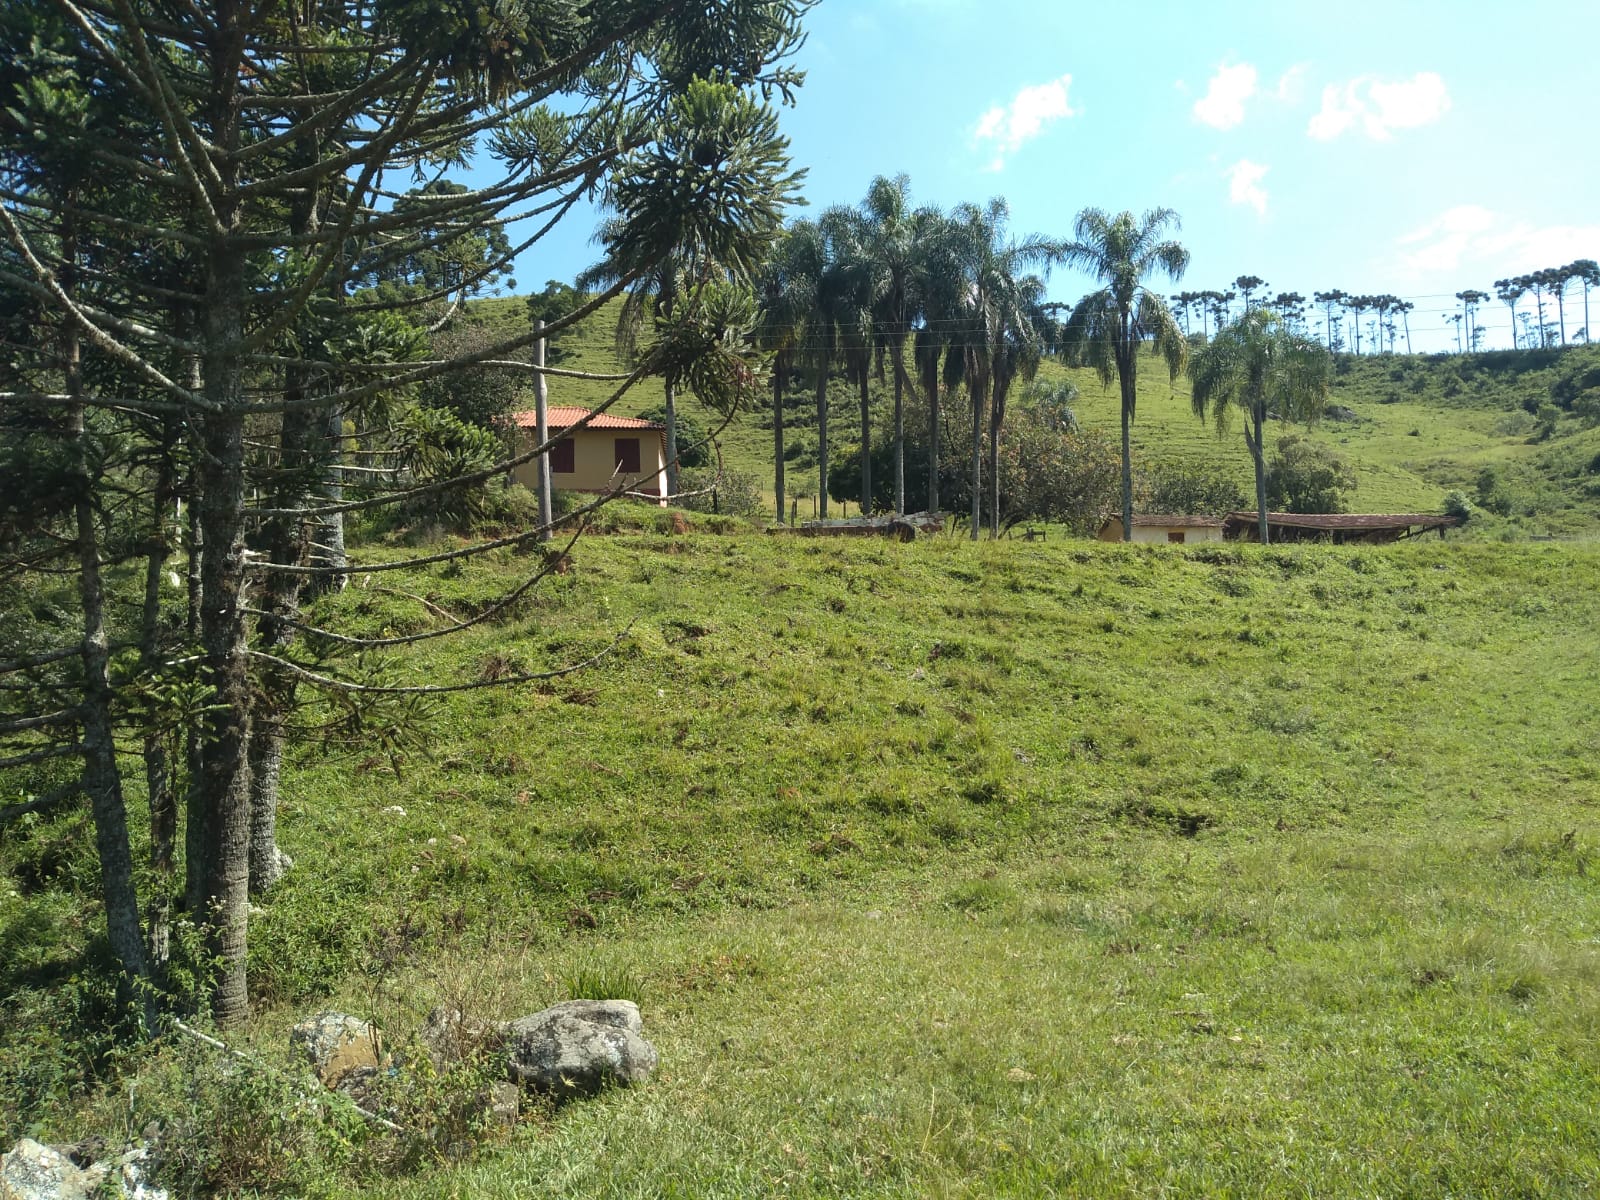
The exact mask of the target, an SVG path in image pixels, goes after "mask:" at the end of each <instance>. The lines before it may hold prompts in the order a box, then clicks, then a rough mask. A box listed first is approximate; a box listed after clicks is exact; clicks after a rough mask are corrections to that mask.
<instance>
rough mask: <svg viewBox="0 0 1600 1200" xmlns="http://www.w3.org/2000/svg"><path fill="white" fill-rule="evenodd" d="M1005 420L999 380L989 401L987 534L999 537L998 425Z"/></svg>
mask: <svg viewBox="0 0 1600 1200" xmlns="http://www.w3.org/2000/svg"><path fill="white" fill-rule="evenodd" d="M1004 420H1005V393H1004V392H1003V391H1002V390H1001V387H1000V383H999V380H998V379H997V380H996V381H995V385H994V395H993V397H992V398H991V399H990V401H989V536H990V537H991V538H994V539H998V538H999V537H1000V427H1001V425H1002V424H1003V422H1004Z"/></svg>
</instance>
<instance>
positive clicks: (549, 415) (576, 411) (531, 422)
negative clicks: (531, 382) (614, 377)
mask: <svg viewBox="0 0 1600 1200" xmlns="http://www.w3.org/2000/svg"><path fill="white" fill-rule="evenodd" d="M593 411H594V410H593V409H588V408H583V407H581V406H580V405H577V404H552V405H551V406H550V407H549V409H547V410H546V417H545V423H546V424H547V425H548V426H549V427H550V428H551V429H569V428H571V427H572V426H574V425H576V424H577V423H578V422H579V421H581V420H583V419H584V418H585V417H587V416H588V415H589V414H590V413H591V412H593ZM511 419H512V420H513V421H515V422H516V423H517V428H519V429H533V428H535V427H536V425H537V421H536V419H535V417H534V414H533V410H532V409H529V410H528V411H527V412H519V413H515V414H513V415H512V418H511ZM584 428H585V429H659V430H663V431H665V429H666V428H667V427H666V426H665V425H661V424H658V423H656V422H655V421H645V420H641V419H640V418H638V417H616V416H612V415H611V414H610V413H608V412H605V413H601V414H600V415H599V416H598V417H595V418H594V420H592V421H590V422H589V423H588V424H587V425H585V426H584Z"/></svg>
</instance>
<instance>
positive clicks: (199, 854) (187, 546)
mask: <svg viewBox="0 0 1600 1200" xmlns="http://www.w3.org/2000/svg"><path fill="white" fill-rule="evenodd" d="M190 452H191V458H190V463H191V465H190V467H189V477H188V481H187V485H186V489H185V490H186V492H187V494H188V498H189V513H188V520H187V521H186V522H185V524H184V538H183V540H184V551H185V553H186V554H187V555H188V560H189V561H188V566H187V568H186V570H185V577H186V579H185V582H186V585H187V592H188V603H187V608H186V611H185V615H184V633H185V634H186V635H187V637H188V643H189V645H191V646H195V645H198V644H199V642H200V606H201V602H202V601H203V599H204V596H205V590H204V586H203V584H202V582H201V578H200V576H201V567H202V565H203V564H204V562H205V536H206V535H205V530H204V529H203V528H201V525H200V505H199V502H198V499H199V494H200V483H199V467H198V465H197V464H198V462H199V458H200V445H199V439H198V438H197V437H193V435H191V445H190ZM201 736H202V733H201V729H200V722H198V721H191V722H189V725H188V727H187V729H185V731H184V756H185V759H186V766H187V768H188V792H187V794H186V795H185V797H184V820H183V865H184V885H183V908H184V911H185V912H186V913H188V914H189V919H190V920H192V921H198V920H199V919H200V907H201V904H202V902H203V901H202V898H203V896H204V894H205V843H206V805H205V795H204V792H203V791H202V790H201V788H200V771H201V750H202V743H201Z"/></svg>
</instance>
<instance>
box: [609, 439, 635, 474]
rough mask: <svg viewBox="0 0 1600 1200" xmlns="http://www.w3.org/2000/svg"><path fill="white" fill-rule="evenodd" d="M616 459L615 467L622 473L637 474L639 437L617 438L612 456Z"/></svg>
mask: <svg viewBox="0 0 1600 1200" xmlns="http://www.w3.org/2000/svg"><path fill="white" fill-rule="evenodd" d="M612 457H613V458H615V459H616V463H617V468H618V469H619V470H620V471H621V472H622V473H623V474H624V475H637V474H638V473H639V439H638V438H636V437H632V438H618V439H617V452H616V454H614V455H613V456H612Z"/></svg>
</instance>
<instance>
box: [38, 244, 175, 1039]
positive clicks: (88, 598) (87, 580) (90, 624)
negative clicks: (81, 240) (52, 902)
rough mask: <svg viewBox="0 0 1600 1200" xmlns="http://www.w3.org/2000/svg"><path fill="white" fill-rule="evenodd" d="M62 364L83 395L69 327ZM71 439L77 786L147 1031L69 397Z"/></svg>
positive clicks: (64, 278) (93, 566)
mask: <svg viewBox="0 0 1600 1200" xmlns="http://www.w3.org/2000/svg"><path fill="white" fill-rule="evenodd" d="M61 242H62V255H61V256H62V260H63V262H64V263H65V266H64V267H63V268H62V270H61V272H60V275H59V276H58V278H59V279H60V281H61V284H62V287H63V289H64V290H65V291H67V292H68V293H71V292H72V291H73V290H74V286H75V274H76V270H75V265H74V264H75V260H76V258H77V245H76V237H75V235H74V233H73V231H72V229H71V227H70V225H69V226H68V228H67V229H65V230H64V231H63V235H62V239H61ZM61 341H62V345H61V352H62V370H63V374H64V377H65V383H66V391H67V394H68V395H69V396H72V397H74V399H76V398H77V397H79V396H80V395H81V394H82V363H81V343H80V339H79V334H78V330H77V327H76V326H73V325H69V326H68V327H67V329H66V330H65V331H64V332H63V334H62V339H61ZM68 434H69V436H70V438H71V439H72V454H73V458H72V461H73V474H74V476H75V478H74V483H75V485H76V488H77V501H76V504H75V506H74V511H75V516H76V520H77V542H78V598H79V600H80V602H81V604H82V607H83V640H82V643H81V649H80V657H81V659H82V663H83V716H82V733H83V749H82V756H83V790H84V792H85V793H87V795H88V797H89V805H90V809H91V811H92V813H93V815H94V836H95V850H96V852H97V854H98V855H99V858H100V895H101V899H102V902H103V903H104V904H105V908H106V934H107V939H108V940H109V941H110V943H111V951H112V953H113V954H115V955H116V957H117V963H118V965H119V966H120V967H121V969H122V980H121V983H120V986H119V988H118V992H119V994H120V996H121V999H122V1002H123V1003H124V1004H139V1003H142V1004H143V1005H144V1009H145V1023H146V1025H147V1027H149V1028H150V1029H151V1030H152V1032H153V1030H154V1023H155V1010H154V1007H153V1005H152V1003H151V997H150V996H149V994H148V993H146V994H144V995H140V987H139V985H140V983H141V982H142V981H143V980H144V979H145V978H146V977H147V973H148V972H147V968H146V964H145V951H144V939H143V937H142V934H141V931H140V928H139V895H138V892H137V890H136V889H135V887H134V881H133V850H132V847H131V845H130V844H129V840H128V810H127V805H126V804H125V803H124V800H123V795H122V773H121V770H120V768H119V767H118V765H117V744H116V733H115V728H114V726H113V723H112V717H111V699H112V697H111V682H110V662H111V647H110V639H109V637H108V636H107V634H106V626H105V591H104V584H103V581H102V579H101V575H100V537H99V532H98V530H97V528H96V525H95V510H94V500H93V497H92V492H93V483H94V481H93V479H92V478H91V477H90V473H89V464H88V456H87V450H86V447H85V445H84V420H83V407H82V405H81V404H74V406H73V408H72V409H71V410H70V412H69V415H68Z"/></svg>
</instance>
